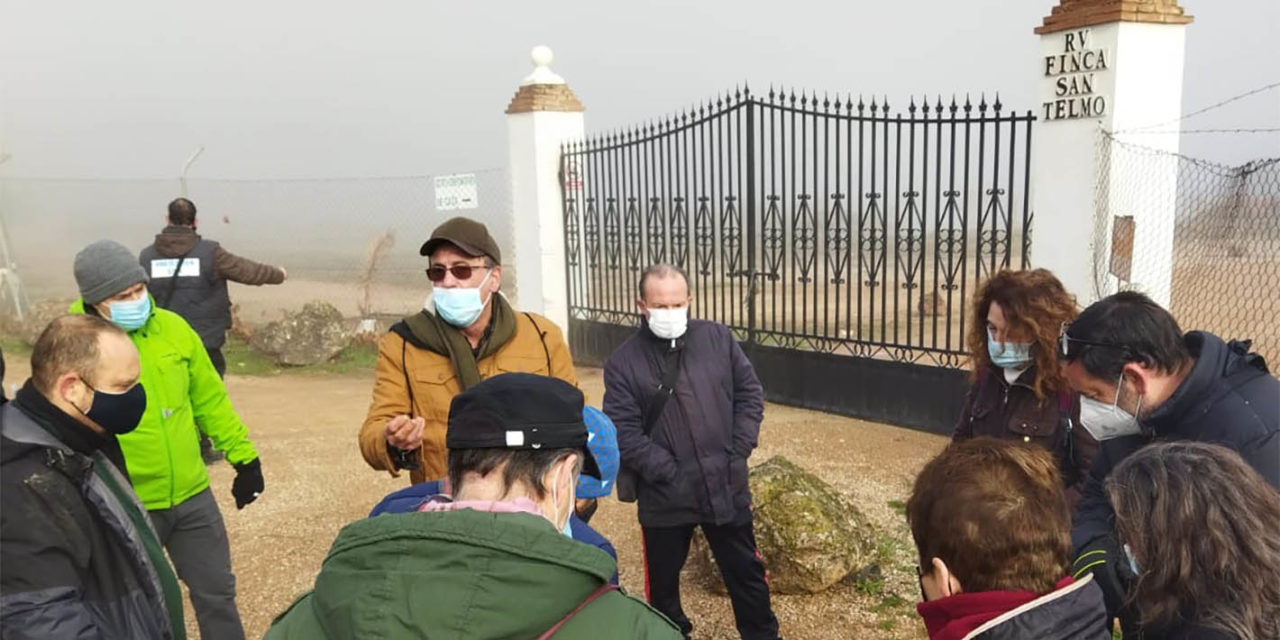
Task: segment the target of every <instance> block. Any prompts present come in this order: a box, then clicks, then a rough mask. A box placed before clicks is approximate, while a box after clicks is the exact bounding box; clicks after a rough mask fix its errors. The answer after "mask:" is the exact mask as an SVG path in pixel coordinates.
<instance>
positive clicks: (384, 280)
mask: <svg viewBox="0 0 1280 640" xmlns="http://www.w3.org/2000/svg"><path fill="white" fill-rule="evenodd" d="M188 190H189V193H188V197H189V198H190V199H191V200H192V201H193V202H195V203H196V206H197V208H198V210H199V213H198V220H199V232H200V233H201V235H203V236H204V237H206V238H208V239H211V240H216V241H218V242H220V243H221V244H222V246H223V247H224V248H225V249H226V250H228V251H230V252H232V253H235V254H236V255H240V256H243V257H246V258H249V259H251V260H256V261H259V262H265V263H268V264H276V265H282V266H284V267H285V268H287V269H288V271H289V281H288V282H287V283H285V284H284V285H283V286H278V287H244V286H239V285H233V289H232V292H231V295H232V300H233V302H235V303H236V304H237V305H239V310H238V312H239V314H240V317H241V319H243V320H244V321H245V322H247V323H249V324H257V323H260V322H263V321H266V320H270V319H273V318H275V317H277V316H278V315H279V313H280V312H281V311H284V310H289V309H296V308H299V307H301V306H302V305H303V304H304V303H306V302H308V301H310V300H325V301H328V302H330V303H332V304H333V305H334V306H335V307H337V308H338V309H339V310H340V311H341V312H342V313H343V314H344V315H345V316H347V317H351V318H355V317H369V316H377V317H382V318H391V317H397V316H402V315H405V314H407V313H409V312H412V311H413V310H415V309H418V308H420V307H421V305H422V302H423V300H424V299H425V297H426V295H427V293H428V290H429V287H428V286H427V280H426V276H425V275H424V273H423V269H424V268H425V267H426V263H425V260H424V259H423V258H421V257H420V256H419V255H418V248H419V247H420V246H421V244H422V242H423V241H424V240H425V239H426V238H427V236H428V235H429V234H430V233H431V229H432V228H433V227H435V226H436V225H437V224H439V223H440V222H442V221H443V220H445V219H447V218H449V217H451V216H453V215H467V216H470V217H474V218H476V219H478V220H481V221H483V222H485V223H486V224H487V225H488V226H489V229H490V232H491V233H493V235H494V237H495V239H497V241H498V243H499V245H500V246H501V247H502V250H503V252H504V257H507V258H508V260H507V261H508V262H510V256H511V255H513V254H512V238H511V195H510V181H509V180H508V176H507V173H506V171H505V170H504V169H494V170H487V171H477V172H473V173H467V174H458V175H453V176H417V177H405V178H371V179H327V180H199V179H191V180H189V181H188ZM178 195H180V187H179V181H178V180H54V179H48V180H46V179H18V178H10V179H0V221H3V224H4V228H3V230H4V232H5V236H6V237H7V250H8V252H9V253H10V255H8V256H3V258H5V262H6V264H8V265H10V266H8V267H7V270H6V271H4V272H0V274H2V275H4V277H5V279H6V281H5V282H0V289H3V291H4V293H3V294H0V314H6V313H7V314H12V312H13V311H14V300H13V297H14V294H15V292H16V291H17V288H16V287H14V286H12V283H13V282H15V279H14V278H13V276H14V275H15V274H16V275H17V276H18V277H19V278H20V280H18V281H20V282H21V293H22V294H23V295H22V301H23V302H24V303H26V304H30V303H33V302H39V301H40V300H43V299H64V298H73V297H75V296H76V288H75V280H74V277H73V274H72V262H73V260H74V256H75V254H76V252H77V251H79V250H80V249H81V248H82V247H84V246H85V245H86V244H88V243H90V242H93V241H94V240H98V239H102V238H110V239H113V240H117V241H119V242H121V243H123V244H124V245H126V246H128V247H129V248H130V249H133V250H141V249H142V248H143V247H145V246H147V245H148V244H150V243H151V242H152V241H153V239H154V235H155V234H156V233H158V232H159V231H160V230H161V229H162V228H163V227H164V225H165V224H166V222H165V216H166V215H167V205H168V203H169V201H170V200H172V199H173V198H175V197H177V196H178ZM0 266H5V265H0ZM514 275H515V274H514V273H513V272H511V271H510V268H509V267H508V268H507V276H506V277H505V278H504V283H505V284H506V285H508V286H509V285H510V284H513V283H514V281H515V279H514Z"/></svg>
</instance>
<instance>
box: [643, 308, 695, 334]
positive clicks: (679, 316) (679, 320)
mask: <svg viewBox="0 0 1280 640" xmlns="http://www.w3.org/2000/svg"><path fill="white" fill-rule="evenodd" d="M688 329H689V307H677V308H675V309H650V310H649V330H650V331H652V332H653V335H655V336H658V337H659V338H662V339H663V340H675V339H676V338H679V337H680V336H682V335H684V332H685V331H687V330H688Z"/></svg>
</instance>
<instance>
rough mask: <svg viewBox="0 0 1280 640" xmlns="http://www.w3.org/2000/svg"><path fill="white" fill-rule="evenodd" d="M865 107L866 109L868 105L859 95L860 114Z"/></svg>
mask: <svg viewBox="0 0 1280 640" xmlns="http://www.w3.org/2000/svg"><path fill="white" fill-rule="evenodd" d="M864 107H866V104H865V103H863V102H862V94H861V93H859V94H858V113H862V110H863V108H864Z"/></svg>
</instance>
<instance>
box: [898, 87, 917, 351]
mask: <svg viewBox="0 0 1280 640" xmlns="http://www.w3.org/2000/svg"><path fill="white" fill-rule="evenodd" d="M907 111H908V112H909V113H910V116H909V117H910V120H909V124H908V125H907V194H908V195H907V210H906V211H905V212H904V215H905V216H906V217H907V272H906V280H907V282H906V289H907V295H906V298H907V323H906V327H905V328H906V332H905V333H906V337H905V338H904V339H903V341H902V342H903V344H905V345H907V346H911V326H912V325H911V320H912V318H913V315H912V313H911V312H912V311H913V309H912V308H911V300H912V290H911V289H912V287H914V286H915V284H916V282H915V273H916V253H915V247H916V244H915V242H916V234H915V228H916V227H915V224H916V214H915V208H914V207H913V205H915V202H916V195H915V194H916V99H915V98H911V106H910V108H908V109H907ZM899 226H901V225H899Z"/></svg>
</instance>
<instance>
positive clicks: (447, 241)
mask: <svg viewBox="0 0 1280 640" xmlns="http://www.w3.org/2000/svg"><path fill="white" fill-rule="evenodd" d="M420 253H421V254H422V255H424V256H428V257H429V258H430V261H431V262H430V265H429V266H428V267H427V278H428V279H429V280H430V281H431V284H432V293H431V297H429V298H428V299H427V303H426V305H425V306H424V309H423V310H422V311H420V312H418V313H415V314H413V315H411V316H409V317H407V318H405V319H404V320H402V321H401V322H398V323H396V324H395V325H394V326H392V327H391V331H390V332H388V333H387V334H386V335H385V336H383V337H382V339H381V340H379V341H378V364H377V371H376V374H375V379H374V387H373V402H372V403H371V404H370V406H369V414H368V417H366V418H365V421H364V426H363V427H361V430H360V451H361V453H362V454H364V459H365V460H366V461H367V462H368V463H369V466H371V467H373V468H374V469H379V470H385V471H388V472H390V473H391V475H392V476H396V477H398V476H399V475H400V471H401V470H408V471H409V472H410V474H409V477H410V479H411V480H412V481H413V483H414V484H418V483H421V482H427V481H430V480H438V479H440V478H443V477H444V475H445V472H446V470H447V469H446V464H445V462H446V461H445V456H446V449H445V439H444V435H445V425H446V423H447V422H448V418H449V403H450V402H451V401H452V400H453V397H454V396H456V395H457V394H459V393H461V392H462V391H465V390H467V389H469V388H471V387H473V386H475V385H476V384H477V383H479V382H480V381H481V380H483V379H486V378H489V377H491V376H494V375H497V374H499V373H512V372H520V373H535V374H539V375H544V376H551V377H554V378H559V379H561V380H564V381H566V382H568V383H570V384H573V385H577V376H576V374H575V373H574V369H573V360H572V358H570V356H569V346H568V345H567V344H565V341H564V336H563V334H562V333H561V331H560V327H557V326H556V325H555V324H554V323H552V322H551V321H550V320H548V319H546V318H544V317H542V316H540V315H537V314H534V313H528V312H520V311H516V310H515V309H513V308H512V307H511V304H510V303H508V302H507V299H506V298H505V297H503V295H502V294H501V293H500V292H499V291H500V289H501V288H502V254H501V252H500V251H499V249H498V243H497V242H495V241H494V239H493V236H491V235H489V230H488V229H487V228H485V226H484V225H483V224H481V223H479V222H477V221H475V220H471V219H469V218H462V217H458V218H452V219H450V220H447V221H445V222H444V223H443V224H441V225H440V226H439V227H436V229H435V231H433V232H432V233H431V238H430V239H428V240H427V241H426V242H425V243H424V244H423V245H422V249H421V251H420Z"/></svg>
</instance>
